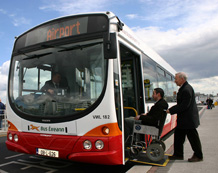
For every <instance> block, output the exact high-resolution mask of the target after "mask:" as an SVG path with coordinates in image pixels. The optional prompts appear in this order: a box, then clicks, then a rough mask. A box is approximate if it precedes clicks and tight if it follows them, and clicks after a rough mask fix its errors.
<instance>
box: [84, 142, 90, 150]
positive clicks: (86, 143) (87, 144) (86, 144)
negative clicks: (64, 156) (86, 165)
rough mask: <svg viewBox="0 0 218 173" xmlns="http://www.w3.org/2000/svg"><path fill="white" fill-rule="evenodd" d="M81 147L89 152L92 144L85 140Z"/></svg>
mask: <svg viewBox="0 0 218 173" xmlns="http://www.w3.org/2000/svg"><path fill="white" fill-rule="evenodd" d="M83 147H84V148H85V149H86V150H90V149H91V148H92V143H91V141H89V140H85V141H84V142H83Z"/></svg>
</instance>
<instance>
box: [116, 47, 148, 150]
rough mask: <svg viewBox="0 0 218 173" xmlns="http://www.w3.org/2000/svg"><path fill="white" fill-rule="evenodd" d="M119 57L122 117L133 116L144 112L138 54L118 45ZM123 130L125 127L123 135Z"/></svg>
mask: <svg viewBox="0 0 218 173" xmlns="http://www.w3.org/2000/svg"><path fill="white" fill-rule="evenodd" d="M120 57H121V80H122V81H121V83H122V94H123V95H122V97H123V104H122V105H123V118H128V117H135V116H136V115H138V114H140V113H144V112H145V109H144V97H143V82H142V71H141V61H140V56H139V55H137V54H136V53H135V52H133V51H132V50H130V49H129V48H127V47H125V46H123V45H120ZM123 122H124V121H123ZM124 127H125V124H124ZM124 130H125V128H124V129H123V135H124ZM124 139H125V137H124ZM124 142H125V141H124ZM124 146H125V145H124V144H123V147H124Z"/></svg>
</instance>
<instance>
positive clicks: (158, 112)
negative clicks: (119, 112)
mask: <svg viewBox="0 0 218 173" xmlns="http://www.w3.org/2000/svg"><path fill="white" fill-rule="evenodd" d="M152 97H153V99H154V100H155V101H156V102H155V104H154V106H152V107H151V109H150V111H149V112H148V113H147V114H141V115H138V116H136V117H135V118H125V120H124V122H125V139H128V136H129V135H130V134H132V132H133V124H134V120H142V124H144V125H150V126H157V125H158V121H159V120H160V119H161V117H162V115H163V113H164V110H166V109H167V108H168V103H167V102H166V101H165V100H164V99H163V97H164V91H163V90H162V89H161V88H155V89H154V91H153V95H152Z"/></svg>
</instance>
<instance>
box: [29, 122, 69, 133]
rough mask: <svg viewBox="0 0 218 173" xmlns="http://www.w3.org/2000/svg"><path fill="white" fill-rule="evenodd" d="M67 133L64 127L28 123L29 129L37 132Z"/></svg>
mask: <svg viewBox="0 0 218 173" xmlns="http://www.w3.org/2000/svg"><path fill="white" fill-rule="evenodd" d="M65 129H66V133H67V128H64V127H51V126H34V125H33V124H30V125H28V130H29V131H38V132H57V133H63V132H65Z"/></svg>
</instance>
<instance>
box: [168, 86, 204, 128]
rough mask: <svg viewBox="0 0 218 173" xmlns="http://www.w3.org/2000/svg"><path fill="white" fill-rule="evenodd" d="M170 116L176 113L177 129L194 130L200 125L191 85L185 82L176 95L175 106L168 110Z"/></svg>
mask: <svg viewBox="0 0 218 173" xmlns="http://www.w3.org/2000/svg"><path fill="white" fill-rule="evenodd" d="M169 111H170V114H176V113H177V128H180V129H194V128H197V127H198V126H199V124H200V120H199V114H198V108H197V104H196V101H195V93H194V90H193V88H192V86H191V85H189V83H188V82H185V83H184V84H183V85H182V87H181V88H180V89H179V92H178V93H177V105H175V106H173V107H171V108H170V109H169Z"/></svg>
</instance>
